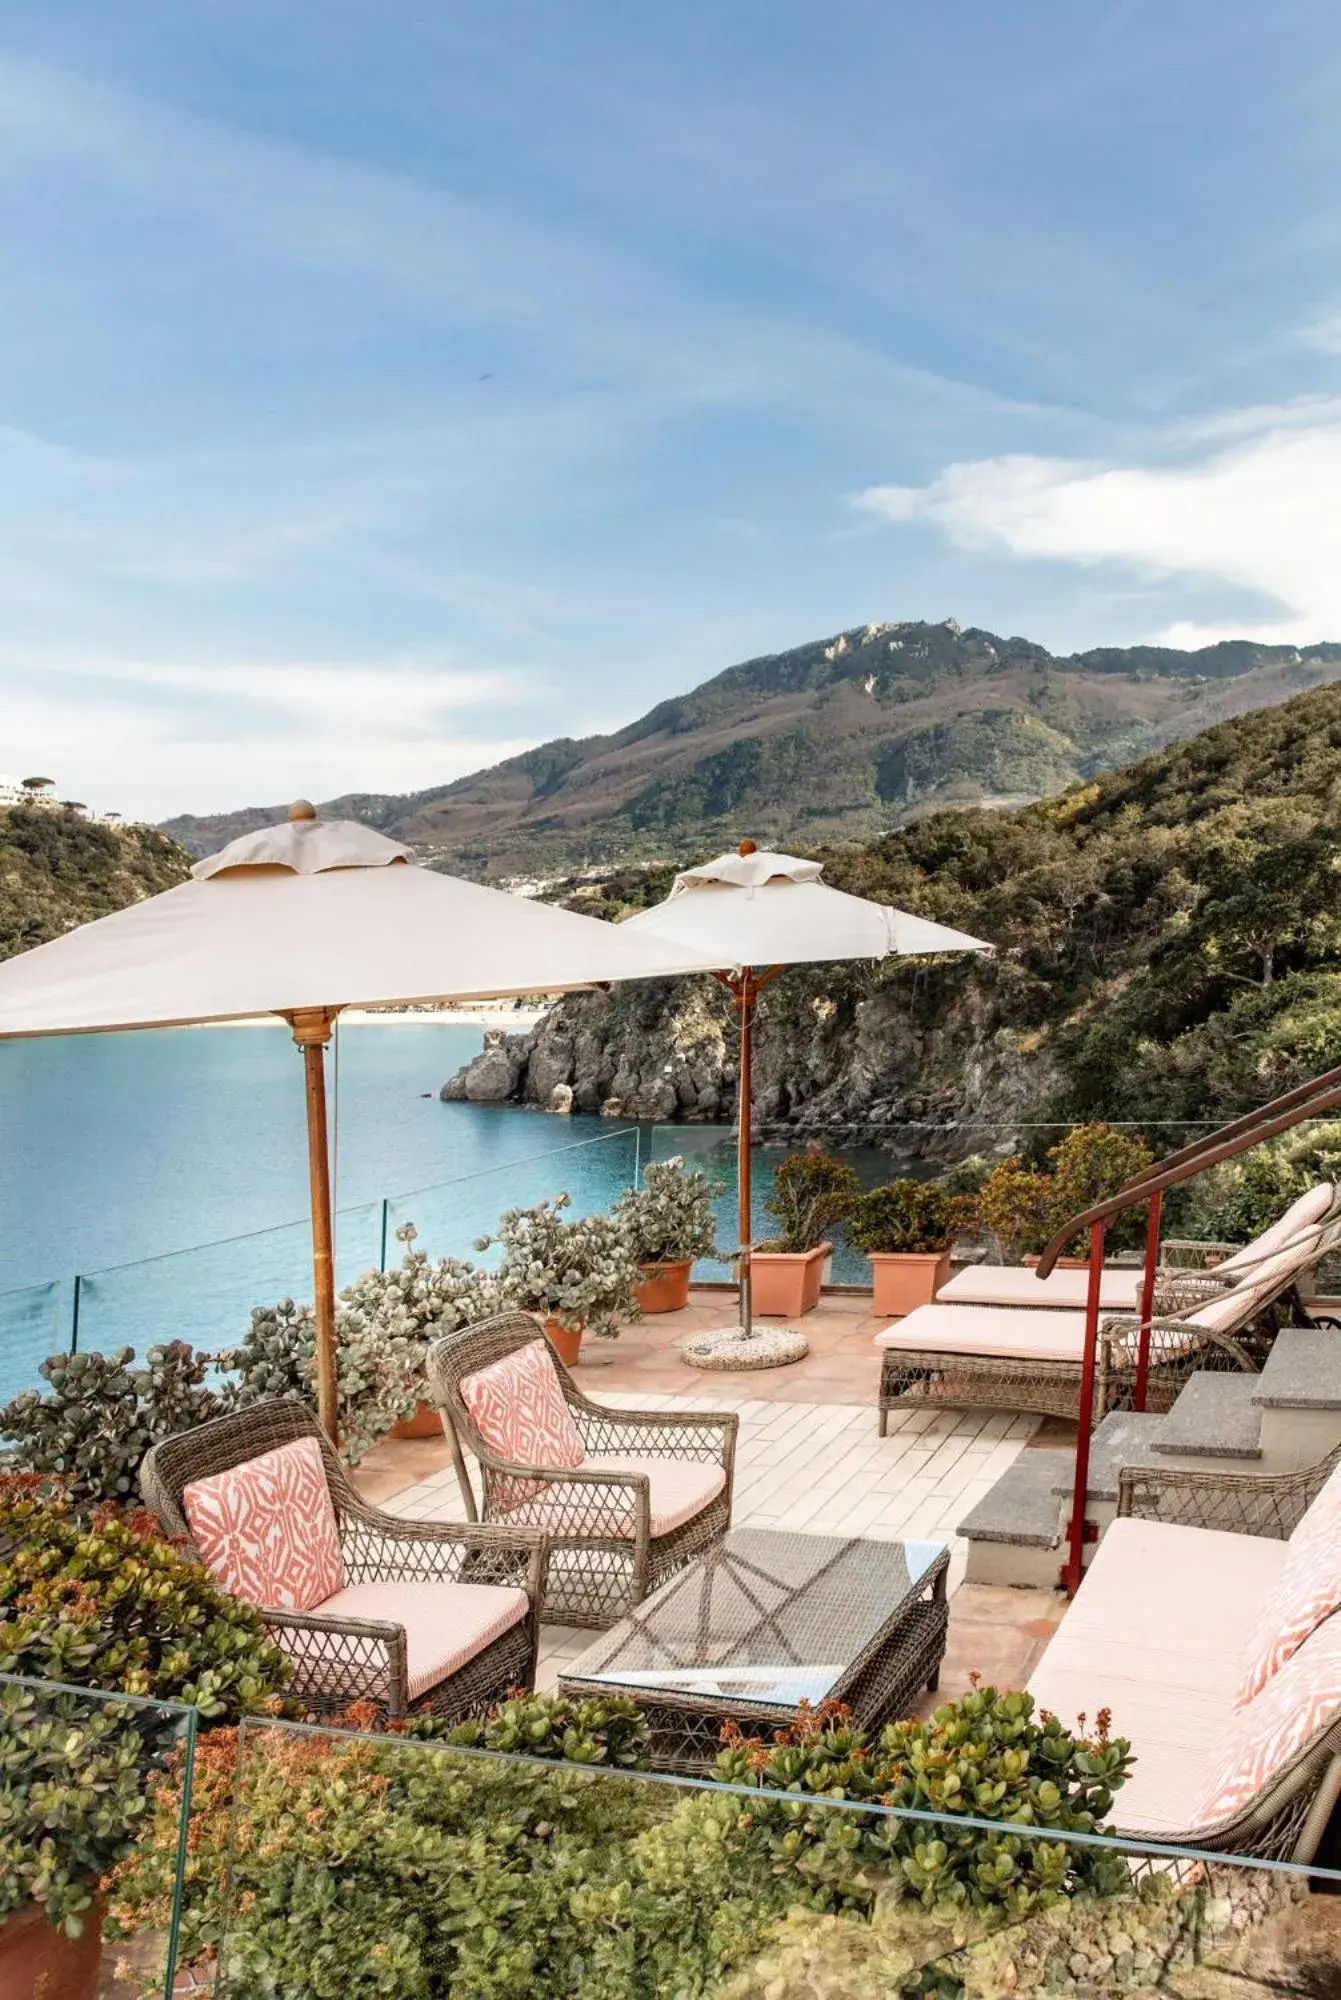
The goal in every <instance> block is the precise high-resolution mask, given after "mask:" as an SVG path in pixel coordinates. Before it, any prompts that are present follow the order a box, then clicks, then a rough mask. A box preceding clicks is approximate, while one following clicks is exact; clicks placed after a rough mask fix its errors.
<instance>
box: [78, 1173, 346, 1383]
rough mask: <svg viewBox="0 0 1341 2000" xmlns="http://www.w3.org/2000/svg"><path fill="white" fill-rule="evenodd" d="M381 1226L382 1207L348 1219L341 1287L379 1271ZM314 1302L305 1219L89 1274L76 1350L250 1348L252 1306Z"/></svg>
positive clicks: (339, 1253) (342, 1231) (341, 1231)
mask: <svg viewBox="0 0 1341 2000" xmlns="http://www.w3.org/2000/svg"><path fill="white" fill-rule="evenodd" d="M380 1225H381V1204H380V1203H375V1202H369V1203H366V1204H364V1205H363V1206H362V1207H360V1208H355V1209H341V1210H340V1212H339V1214H338V1216H337V1219H336V1282H337V1284H341V1285H345V1284H349V1283H350V1282H351V1281H352V1280H353V1279H354V1278H356V1277H357V1276H358V1274H359V1273H360V1272H361V1271H366V1270H367V1269H368V1267H369V1265H372V1264H376V1263H377V1261H378V1255H379V1249H380ZM311 1296H312V1227H311V1224H310V1222H308V1221H307V1220H306V1218H304V1219H303V1220H302V1221H295V1222H289V1223H281V1224H279V1225H278V1226H277V1227H275V1228H274V1229H261V1230H254V1231H252V1232H250V1233H249V1234H247V1235H245V1236H234V1237H230V1238H226V1239H225V1240H223V1241H221V1242H217V1243H203V1244H197V1245H196V1246H195V1247H194V1248H191V1249H187V1250H175V1251H169V1252H168V1253H167V1254H166V1255H164V1256H162V1257H142V1258H138V1259H136V1260H135V1261H134V1262H133V1263H127V1264H118V1265H113V1266H111V1267H110V1268H108V1269H106V1270H101V1271H88V1272H84V1273H82V1274H81V1276H80V1280H79V1312H78V1323H77V1331H76V1336H75V1345H76V1346H77V1347H78V1348H80V1349H82V1350H83V1351H85V1352H88V1351H90V1350H95V1349H96V1350H97V1351H98V1352H100V1353H103V1354H106V1353H107V1352H108V1351H109V1350H110V1349H112V1348H115V1347H122V1346H125V1347H133V1348H134V1349H135V1351H136V1353H137V1354H143V1352H144V1351H145V1349H146V1348H148V1347H152V1346H154V1345H155V1344H156V1343H158V1342H160V1341H168V1340H188V1341H190V1343H191V1345H192V1346H193V1347H199V1348H204V1349H206V1350H208V1351H210V1352H213V1351H215V1350H216V1349H218V1348H220V1347H226V1346H229V1345H231V1344H233V1343H235V1342H236V1341H239V1340H241V1339H242V1337H243V1335H244V1334H245V1333H246V1330H247V1327H248V1325H249V1324H250V1320H251V1313H252V1308H253V1307H254V1306H260V1305H271V1304H273V1303H274V1302H275V1301H276V1300H278V1299H283V1298H296V1299H310V1298H311Z"/></svg>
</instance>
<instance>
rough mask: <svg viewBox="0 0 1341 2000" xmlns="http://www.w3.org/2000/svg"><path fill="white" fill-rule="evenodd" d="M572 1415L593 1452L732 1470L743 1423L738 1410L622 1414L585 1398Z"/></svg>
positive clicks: (574, 1400)
mask: <svg viewBox="0 0 1341 2000" xmlns="http://www.w3.org/2000/svg"><path fill="white" fill-rule="evenodd" d="M568 1407H569V1409H570V1410H571V1411H572V1413H573V1418H574V1421H575V1422H576V1424H577V1427H578V1430H579V1432H580V1433H581V1437H582V1442H583V1444H584V1445H585V1446H586V1447H587V1449H588V1451H632V1452H639V1453H645V1454H646V1455H647V1456H648V1457H649V1458H680V1459H688V1460H691V1461H694V1462H697V1463H701V1464H707V1465H720V1466H722V1467H724V1468H725V1469H727V1470H729V1469H730V1466H731V1464H732V1461H733V1460H734V1457H735V1447H736V1434H737V1432H738V1431H739V1429H740V1419H739V1417H738V1416H737V1415H736V1413H735V1411H734V1410H620V1409H609V1408H607V1407H606V1406H605V1405H604V1404H601V1403H592V1402H589V1401H588V1399H587V1398H586V1397H585V1396H583V1395H580V1394H576V1393H575V1394H574V1395H573V1396H572V1397H570V1398H569V1403H568Z"/></svg>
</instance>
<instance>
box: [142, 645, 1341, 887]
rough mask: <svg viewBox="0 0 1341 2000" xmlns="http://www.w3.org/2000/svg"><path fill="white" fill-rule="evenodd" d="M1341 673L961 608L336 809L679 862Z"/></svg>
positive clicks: (922, 800) (1032, 772) (454, 842)
mask: <svg viewBox="0 0 1341 2000" xmlns="http://www.w3.org/2000/svg"><path fill="white" fill-rule="evenodd" d="M1338 675H1341V646H1334V645H1320V646H1311V647H1307V648H1305V649H1303V650H1302V651H1299V650H1296V649H1295V648H1294V647H1291V646H1261V645H1257V644H1255V643H1253V642H1250V641H1235V642H1232V643H1226V644H1222V645H1218V646H1208V647H1204V648H1202V649H1201V650H1200V651H1198V652H1190V653H1186V652H1179V651H1177V650H1175V649H1173V648H1169V647H1156V646H1137V647H1126V648H1124V647H1105V648H1101V649H1099V650H1098V651H1094V652H1089V653H1076V654H1071V655H1068V656H1066V657H1058V656H1054V655H1053V654H1051V653H1049V652H1047V651H1046V650H1045V649H1044V648H1043V647H1042V646H1038V645H1035V644H1033V643H1032V641H1030V640H1027V639H1003V638H1000V637H998V636H997V635H996V634H995V633H991V632H983V631H976V630H972V631H966V632H963V631H961V630H960V629H959V627H958V626H957V625H956V624H955V623H954V621H953V620H947V621H946V622H945V623H944V624H941V625H927V624H901V625H867V626H862V627H858V628H856V629H855V630H853V631H850V632H840V633H839V634H837V636H836V637H834V638H832V639H821V640H816V641H814V642H812V643H810V644H808V645H804V646H797V647H794V648H793V649H792V650H791V651H789V652H785V653H774V654H769V655H767V656H765V657H763V658H761V659H757V660H747V661H745V662H744V663H743V664H742V665H740V666H735V667H728V668H727V669H726V671H725V672H724V673H720V674H717V675H716V676H714V678H713V679H711V680H709V681H705V682H704V683H703V684H702V686H700V687H697V688H693V689H691V691H690V692H689V693H688V694H684V695H677V696H676V697H674V698H673V699H672V700H669V701H663V702H659V703H658V704H657V706H656V707H655V708H653V709H651V710H650V711H649V712H648V714H646V715H644V716H642V717H641V718H640V719H639V720H638V721H636V722H633V723H630V724H629V726H628V727H627V728H626V729H621V730H618V731H617V732H616V733H615V734H614V735H611V736H595V737H589V738H586V739H585V740H583V741H576V740H574V739H571V738H562V739H560V740H558V741H556V742H552V743H544V744H541V745H539V746H538V747H537V748H536V749H534V750H528V751H526V752H525V753H524V754H523V755H521V756H519V757H512V758H509V759H508V760H507V761H506V762H505V763H502V764H498V765H495V766H494V767H493V768H492V769H491V770H486V771H477V772H475V773H473V774H472V775H471V776H470V777H466V778H461V779H458V780H457V781H456V782H455V783H454V784H450V785H440V786H437V787H435V788H433V789H432V790H429V791H425V792H416V793H411V794H409V795H407V796H405V797H401V798H395V797H391V796H387V795H382V794H369V793H355V794H350V795H349V796H348V797H346V798H342V799H336V800H332V801H330V802H329V803H328V805H327V807H326V808H325V810H327V811H328V812H330V813H332V814H334V815H338V816H343V817H348V818H355V819H361V820H364V821H366V822H367V824H369V825H371V826H376V827H379V828H381V829H383V830H384V831H386V832H388V833H391V834H393V835H395V836H396V837H397V838H399V839H403V840H407V841H410V842H411V843H412V844H413V845H414V846H415V847H416V848H417V849H418V850H419V851H420V853H422V854H423V855H424V856H425V857H426V858H428V859H430V860H431V861H433V862H435V863H436V864H437V865H440V866H442V867H446V868H450V869H452V870H454V871H457V872H460V873H465V874H470V875H477V876H481V877H499V876H508V875H519V874H520V875H541V876H550V875H555V874H561V873H563V872H564V871H566V870H568V869H572V868H580V867H583V866H585V865H587V864H590V863H595V864H597V865H604V866H608V865H614V864H617V863H624V862H628V861H630V860H640V859H641V860H648V859H652V858H661V859H677V858H680V857H682V856H683V855H684V854H686V853H687V852H689V851H690V850H691V849H693V848H698V847H705V846H706V847H712V846H721V845H723V844H725V843H726V842H728V841H732V840H737V839H739V838H740V837H741V836H742V835H743V834H749V835H751V836H752V837H753V838H755V839H757V840H764V841H772V842H775V843H782V842H787V843H791V844H793V845H795V844H796V843H798V842H810V843H811V844H818V843H823V842H832V841H835V840H842V839H848V838H853V837H856V838H869V837H871V836H873V835H876V834H879V833H881V832H883V831H884V830H886V829H888V828H891V827H897V826H899V825H902V824H904V823H906V822H907V821H908V820H909V819H911V818H914V817H916V815H917V814H918V813H919V812H921V811H924V810H926V809H927V808H928V807H930V806H935V805H936V804H938V803H961V802H962V803H965V804H973V803H975V802H979V803H980V802H984V801H986V802H995V803H998V804H1000V803H1002V802H1008V801H1016V802H1018V801H1020V800H1022V799H1028V798H1035V797H1040V796H1046V795H1048V794H1051V793H1055V792H1058V791H1060V790H1062V789H1064V788H1065V787H1066V786H1067V785H1069V784H1072V783H1074V782H1075V780H1076V779H1078V778H1084V777H1088V776H1090V775H1092V774H1093V773H1094V772H1096V771H1100V770H1107V769H1109V768H1110V767H1111V766H1113V765H1116V764H1120V763H1122V762H1123V761H1124V760H1125V759H1127V758H1130V757H1134V756H1139V755H1140V754H1142V753H1143V752H1145V751H1147V750H1150V749H1153V748H1155V747H1157V746H1159V745H1161V744H1164V743H1169V742H1172V741H1174V740H1175V739H1176V738H1178V737H1180V736H1186V735H1189V734H1191V733H1192V732H1194V731H1196V730H1198V729H1201V728H1204V727H1205V726H1206V725H1207V724H1208V723H1212V722H1216V721H1219V720H1221V719H1222V718H1223V717H1225V716H1227V715H1237V714H1241V713H1242V712H1243V711H1245V710H1247V709H1252V708H1257V707H1261V706H1263V705H1265V704H1267V703H1272V702H1279V701H1283V700H1286V699H1287V698H1288V697H1290V696H1291V695H1293V694H1296V693H1298V692H1299V691H1300V690H1301V689H1304V688H1309V687H1314V686H1317V685H1318V684H1319V683H1322V682H1326V681H1328V680H1331V679H1333V678H1335V677H1337V676H1338ZM282 813H283V809H282V808H281V807H278V806H274V807H266V808H247V809H246V810H244V811H242V812H237V813H224V814H216V815H213V816H211V817H207V818H194V817H189V816H188V817H183V818H181V819H176V820H171V821H168V822H167V823H166V830H167V831H168V832H169V833H171V834H173V835H174V836H175V837H176V838H178V839H180V840H181V841H182V842H183V843H184V845H186V846H187V847H189V848H190V849H191V850H192V851H193V852H195V853H204V852H207V851H210V850H212V849H214V848H216V847H219V846H221V845H222V844H223V843H224V841H226V840H229V839H232V838H233V837H234V836H235V835H236V834H238V833H242V832H246V831H249V830H250V829H251V828H252V827H253V826H257V825H261V824H264V823H265V822H266V821H268V820H273V819H275V818H277V817H282Z"/></svg>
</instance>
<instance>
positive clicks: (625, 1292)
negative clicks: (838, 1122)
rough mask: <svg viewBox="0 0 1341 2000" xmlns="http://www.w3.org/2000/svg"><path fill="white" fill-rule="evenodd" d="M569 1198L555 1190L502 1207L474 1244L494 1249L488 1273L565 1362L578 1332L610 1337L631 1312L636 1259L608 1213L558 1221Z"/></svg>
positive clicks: (578, 1343)
mask: <svg viewBox="0 0 1341 2000" xmlns="http://www.w3.org/2000/svg"><path fill="white" fill-rule="evenodd" d="M571 1203H572V1196H571V1195H567V1194H559V1195H555V1197H554V1199H553V1201H538V1202H537V1203H536V1204H535V1206H534V1207H533V1208H509V1209H507V1210H505V1211H504V1213H503V1214H502V1215H501V1216H500V1217H499V1218H498V1228H497V1230H496V1232H495V1233H494V1235H492V1236H481V1237H480V1238H479V1239H478V1241H477V1242H476V1244H475V1248H476V1249H477V1250H479V1251H485V1250H490V1249H493V1248H494V1246H495V1245H497V1246H498V1247H500V1248H501V1250H502V1252H503V1255H502V1259H501V1260H500V1262H499V1264H498V1267H497V1270H496V1272H495V1274H494V1275H495V1278H496V1280H497V1284H498V1287H499V1291H500V1293H501V1295H502V1296H503V1298H504V1299H505V1300H506V1302H507V1304H508V1305H511V1306H517V1307H519V1308H520V1309H521V1311H523V1312H531V1313H534V1314H535V1315H536V1317H537V1318H538V1319H539V1320H541V1321H542V1322H543V1324H544V1328H545V1333H546V1335H547V1336H548V1338H549V1340H550V1341H551V1342H552V1344H553V1346H554V1350H555V1352H556V1353H557V1354H558V1356H559V1359H560V1360H561V1361H563V1362H564V1363H565V1364H566V1365H567V1366H568V1367H570V1368H571V1367H574V1366H575V1365H576V1363H577V1360H578V1357H579V1355H580V1354H581V1351H582V1336H583V1334H584V1333H585V1332H586V1331H588V1330H590V1331H591V1332H592V1333H600V1334H607V1335H613V1334H615V1333H617V1332H618V1331H619V1322H620V1320H621V1319H634V1318H636V1317H637V1312H638V1304H637V1300H636V1298H635V1296H634V1288H635V1286H636V1285H637V1282H638V1261H637V1258H636V1257H635V1256H634V1253H633V1249H632V1247H631V1245H630V1243H629V1241H628V1237H627V1235H626V1233H625V1231H624V1229H623V1227H622V1226H621V1225H620V1223H618V1222H617V1221H616V1220H615V1218H614V1216H612V1215H583V1216H579V1217H578V1218H577V1219H576V1221H573V1222H569V1221H566V1220H565V1218H564V1214H563V1211H564V1209H566V1208H568V1207H569V1206H571Z"/></svg>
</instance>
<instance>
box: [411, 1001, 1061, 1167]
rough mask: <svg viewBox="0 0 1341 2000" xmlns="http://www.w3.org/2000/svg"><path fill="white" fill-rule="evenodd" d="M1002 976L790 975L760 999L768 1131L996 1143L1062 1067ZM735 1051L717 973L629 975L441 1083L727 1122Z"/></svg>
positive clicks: (583, 1108) (457, 1091) (914, 1145)
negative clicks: (638, 978) (1021, 1026)
mask: <svg viewBox="0 0 1341 2000" xmlns="http://www.w3.org/2000/svg"><path fill="white" fill-rule="evenodd" d="M996 977H997V974H996V969H995V967H993V966H992V965H990V964H989V965H987V966H985V967H984V966H982V965H981V964H979V965H976V966H974V967H972V968H970V969H968V970H967V971H966V970H964V969H962V968H955V969H946V968H944V967H943V966H923V967H920V968H914V967H912V966H909V965H903V966H896V967H892V968H888V969H884V968H881V969H871V968H866V967H860V966H857V967H854V966H808V967H803V968H797V970H796V971H794V972H789V973H786V974H784V975H783V976H782V977H781V978H780V979H778V980H777V981H776V983H775V984H774V985H772V986H770V987H769V988H768V990H767V991H766V993H765V994H764V995H763V996H762V998H761V1000H760V1003H759V1013H758V1021H757V1026H756V1030H755V1043H754V1117H755V1126H756V1129H757V1131H758V1133H759V1135H760V1136H761V1137H763V1138H770V1137H771V1138H780V1139H788V1138H802V1137H818V1136H822V1135H828V1136H829V1137H830V1139H831V1140H832V1142H833V1143H844V1144H848V1145H857V1144H876V1145H880V1144H886V1145H888V1146H889V1147H890V1148H891V1149H892V1150H896V1151H898V1152H899V1153H901V1154H920V1155H922V1156H924V1157H926V1158H929V1159H945V1160H949V1159H955V1158H959V1157H961V1156H963V1155H964V1154H966V1153H970V1152H989V1151H991V1150H993V1149H994V1145H995V1142H996V1141H997V1139H998V1137H999V1136H1000V1135H1001V1134H1002V1133H1004V1132H1005V1131H1006V1130H1009V1129H1013V1128H1014V1127H1015V1126H1017V1125H1018V1123H1019V1121H1020V1120H1021V1119H1022V1118H1025V1117H1028V1116H1029V1115H1030V1114H1031V1112H1033V1111H1034V1110H1036V1108H1037V1107H1038V1105H1039V1104H1040V1102H1041V1101H1042V1099H1043V1098H1044V1096H1045V1095H1046V1093H1047V1092H1048V1090H1049V1089H1050V1088H1051V1087H1052V1085H1053V1083H1054V1081H1055V1075H1054V1070H1053V1066H1052V1063H1051V1061H1050V1059H1049V1057H1048V1054H1047V1051H1046V1046H1045V1045H1041V1044H1040V1043H1039V1038H1038V1037H1036V1036H1034V1037H1024V1036H1022V1035H1021V1034H1020V1033H1018V1032H1017V1031H1015V1030H1013V1029H1011V1028H1007V1027H1002V1026H1000V1025H999V1024H998V1023H997V1021H996V1018H995V1007H994V1004H993V1002H994V987H995V980H996ZM738 1053H739V1034H738V1029H737V1024H736V1020H735V1016H734V1012H733V1009H732V1004H731V1001H730V998H729V996H728V995H727V994H726V993H725V992H724V991H723V989H722V988H721V987H720V986H718V985H717V984H716V983H715V982H713V981H711V980H700V979H684V980H676V981H674V982H665V983H662V982H657V983H647V984H640V985H632V986H622V987H617V988H615V989H614V990H613V991H612V992H610V993H582V994H574V995H572V996H570V997H569V998H567V999H565V1000H564V1001H562V1002H561V1003H560V1004H559V1005H558V1006H557V1007H555V1008H554V1009H553V1010H552V1011H551V1012H550V1013H549V1014H547V1015H546V1016H545V1018H544V1019H543V1020H542V1021H541V1022H540V1023H539V1024H538V1025H537V1026H536V1027H535V1028H533V1029H532V1030H531V1032H530V1033H529V1034H506V1033H504V1032H502V1031H498V1030H490V1031H489V1032H488V1033H487V1034H486V1037H485V1046H484V1049H483V1050H482V1052H481V1053H480V1054H479V1055H478V1056H476V1057H475V1058H474V1060H473V1061H472V1062H469V1063H467V1064H466V1065H465V1067H464V1068H463V1069H461V1070H458V1072H457V1073H456V1075H455V1076H453V1077H452V1078H451V1079H450V1080H449V1081H448V1082H447V1083H446V1084H444V1085H443V1088H442V1096H443V1098H444V1099H445V1100H446V1101H448V1102H460V1101H466V1102H469V1103H472V1104H523V1105H529V1106H531V1107H533V1108H535V1109H537V1110H541V1111H553V1112H564V1111H575V1112H585V1113H587V1114H589V1115H593V1116H605V1117H608V1118H636V1119H642V1120H649V1121H652V1122H655V1123H669V1122H674V1121H677V1120H686V1121H694V1122H699V1123H711V1122H714V1121H721V1122H724V1123H729V1122H730V1121H731V1120H732V1118H733V1117H734V1111H735V1093H736V1085H737V1076H738V1070H737V1060H738Z"/></svg>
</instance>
